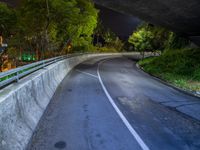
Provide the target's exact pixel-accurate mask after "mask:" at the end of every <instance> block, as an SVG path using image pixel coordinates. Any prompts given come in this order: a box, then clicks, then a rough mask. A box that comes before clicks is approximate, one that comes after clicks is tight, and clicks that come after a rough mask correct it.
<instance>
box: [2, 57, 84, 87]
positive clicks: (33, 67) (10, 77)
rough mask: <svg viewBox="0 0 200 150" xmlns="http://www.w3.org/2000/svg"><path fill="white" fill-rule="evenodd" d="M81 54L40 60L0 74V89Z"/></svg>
mask: <svg viewBox="0 0 200 150" xmlns="http://www.w3.org/2000/svg"><path fill="white" fill-rule="evenodd" d="M78 55H81V54H75V55H65V56H59V57H55V58H51V59H47V60H42V61H39V62H35V63H32V64H28V65H25V66H22V67H19V68H16V69H12V70H9V71H6V72H2V73H0V88H2V87H4V86H6V85H8V84H10V83H12V82H15V81H16V82H18V81H19V79H20V78H22V77H24V76H26V75H28V74H30V73H33V72H35V71H37V70H39V69H42V68H44V67H46V66H48V65H51V64H53V63H56V62H58V61H61V60H63V59H66V58H69V57H74V56H78Z"/></svg>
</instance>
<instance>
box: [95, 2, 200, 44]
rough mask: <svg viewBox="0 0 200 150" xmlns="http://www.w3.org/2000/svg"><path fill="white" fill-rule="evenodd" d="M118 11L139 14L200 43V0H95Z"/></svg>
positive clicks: (146, 19)
mask: <svg viewBox="0 0 200 150" xmlns="http://www.w3.org/2000/svg"><path fill="white" fill-rule="evenodd" d="M94 1H95V3H97V4H98V5H102V6H105V7H108V8H111V9H114V10H116V11H119V12H122V13H125V14H128V15H133V16H137V17H139V18H141V19H143V20H145V21H148V22H151V23H153V24H156V25H160V26H164V27H166V28H168V29H170V30H173V31H175V32H178V33H181V34H184V35H187V36H189V37H191V39H192V40H193V41H195V42H196V43H199V44H200V1H199V0H189V1H188V0H167V1H166V0H94Z"/></svg>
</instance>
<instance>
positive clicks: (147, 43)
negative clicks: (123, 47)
mask: <svg viewBox="0 0 200 150" xmlns="http://www.w3.org/2000/svg"><path fill="white" fill-rule="evenodd" d="M153 38H154V36H153V34H152V32H151V31H148V30H146V29H145V28H141V29H140V28H139V29H138V30H137V31H136V32H134V33H133V34H132V35H131V36H130V37H129V40H128V41H129V43H131V44H133V45H134V47H135V49H136V50H138V51H140V52H141V53H142V55H143V57H144V52H145V51H151V50H152V49H153V47H152V42H153Z"/></svg>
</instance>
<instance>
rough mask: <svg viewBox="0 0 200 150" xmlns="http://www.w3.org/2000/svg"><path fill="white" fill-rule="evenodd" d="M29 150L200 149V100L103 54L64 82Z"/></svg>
mask: <svg viewBox="0 0 200 150" xmlns="http://www.w3.org/2000/svg"><path fill="white" fill-rule="evenodd" d="M27 149H29V150H57V149H64V150H200V100H199V99H198V98H195V97H192V96H189V95H186V94H184V93H181V92H179V91H177V90H175V89H173V88H171V87H168V86H166V85H164V84H162V83H160V82H159V81H157V80H155V79H154V78H152V77H151V76H149V75H147V74H145V73H144V72H142V71H141V70H139V69H138V68H137V67H136V65H135V61H134V60H133V59H130V58H126V57H117V58H104V57H98V58H95V59H92V60H90V61H87V62H84V63H82V64H80V65H79V66H77V67H76V68H74V69H73V70H72V71H71V73H70V74H69V75H68V76H67V77H66V78H65V79H64V80H63V82H62V84H61V85H60V86H59V88H58V89H57V92H56V94H55V95H54V97H53V99H52V101H51V102H50V104H49V106H48V108H47V111H46V112H45V114H44V116H43V117H42V119H41V121H40V123H39V126H38V129H37V131H36V133H35V135H34V136H33V139H32V141H31V143H30V145H29V148H27Z"/></svg>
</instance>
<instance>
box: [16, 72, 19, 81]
mask: <svg viewBox="0 0 200 150" xmlns="http://www.w3.org/2000/svg"><path fill="white" fill-rule="evenodd" d="M16 81H17V82H19V72H18V71H17V74H16Z"/></svg>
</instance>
